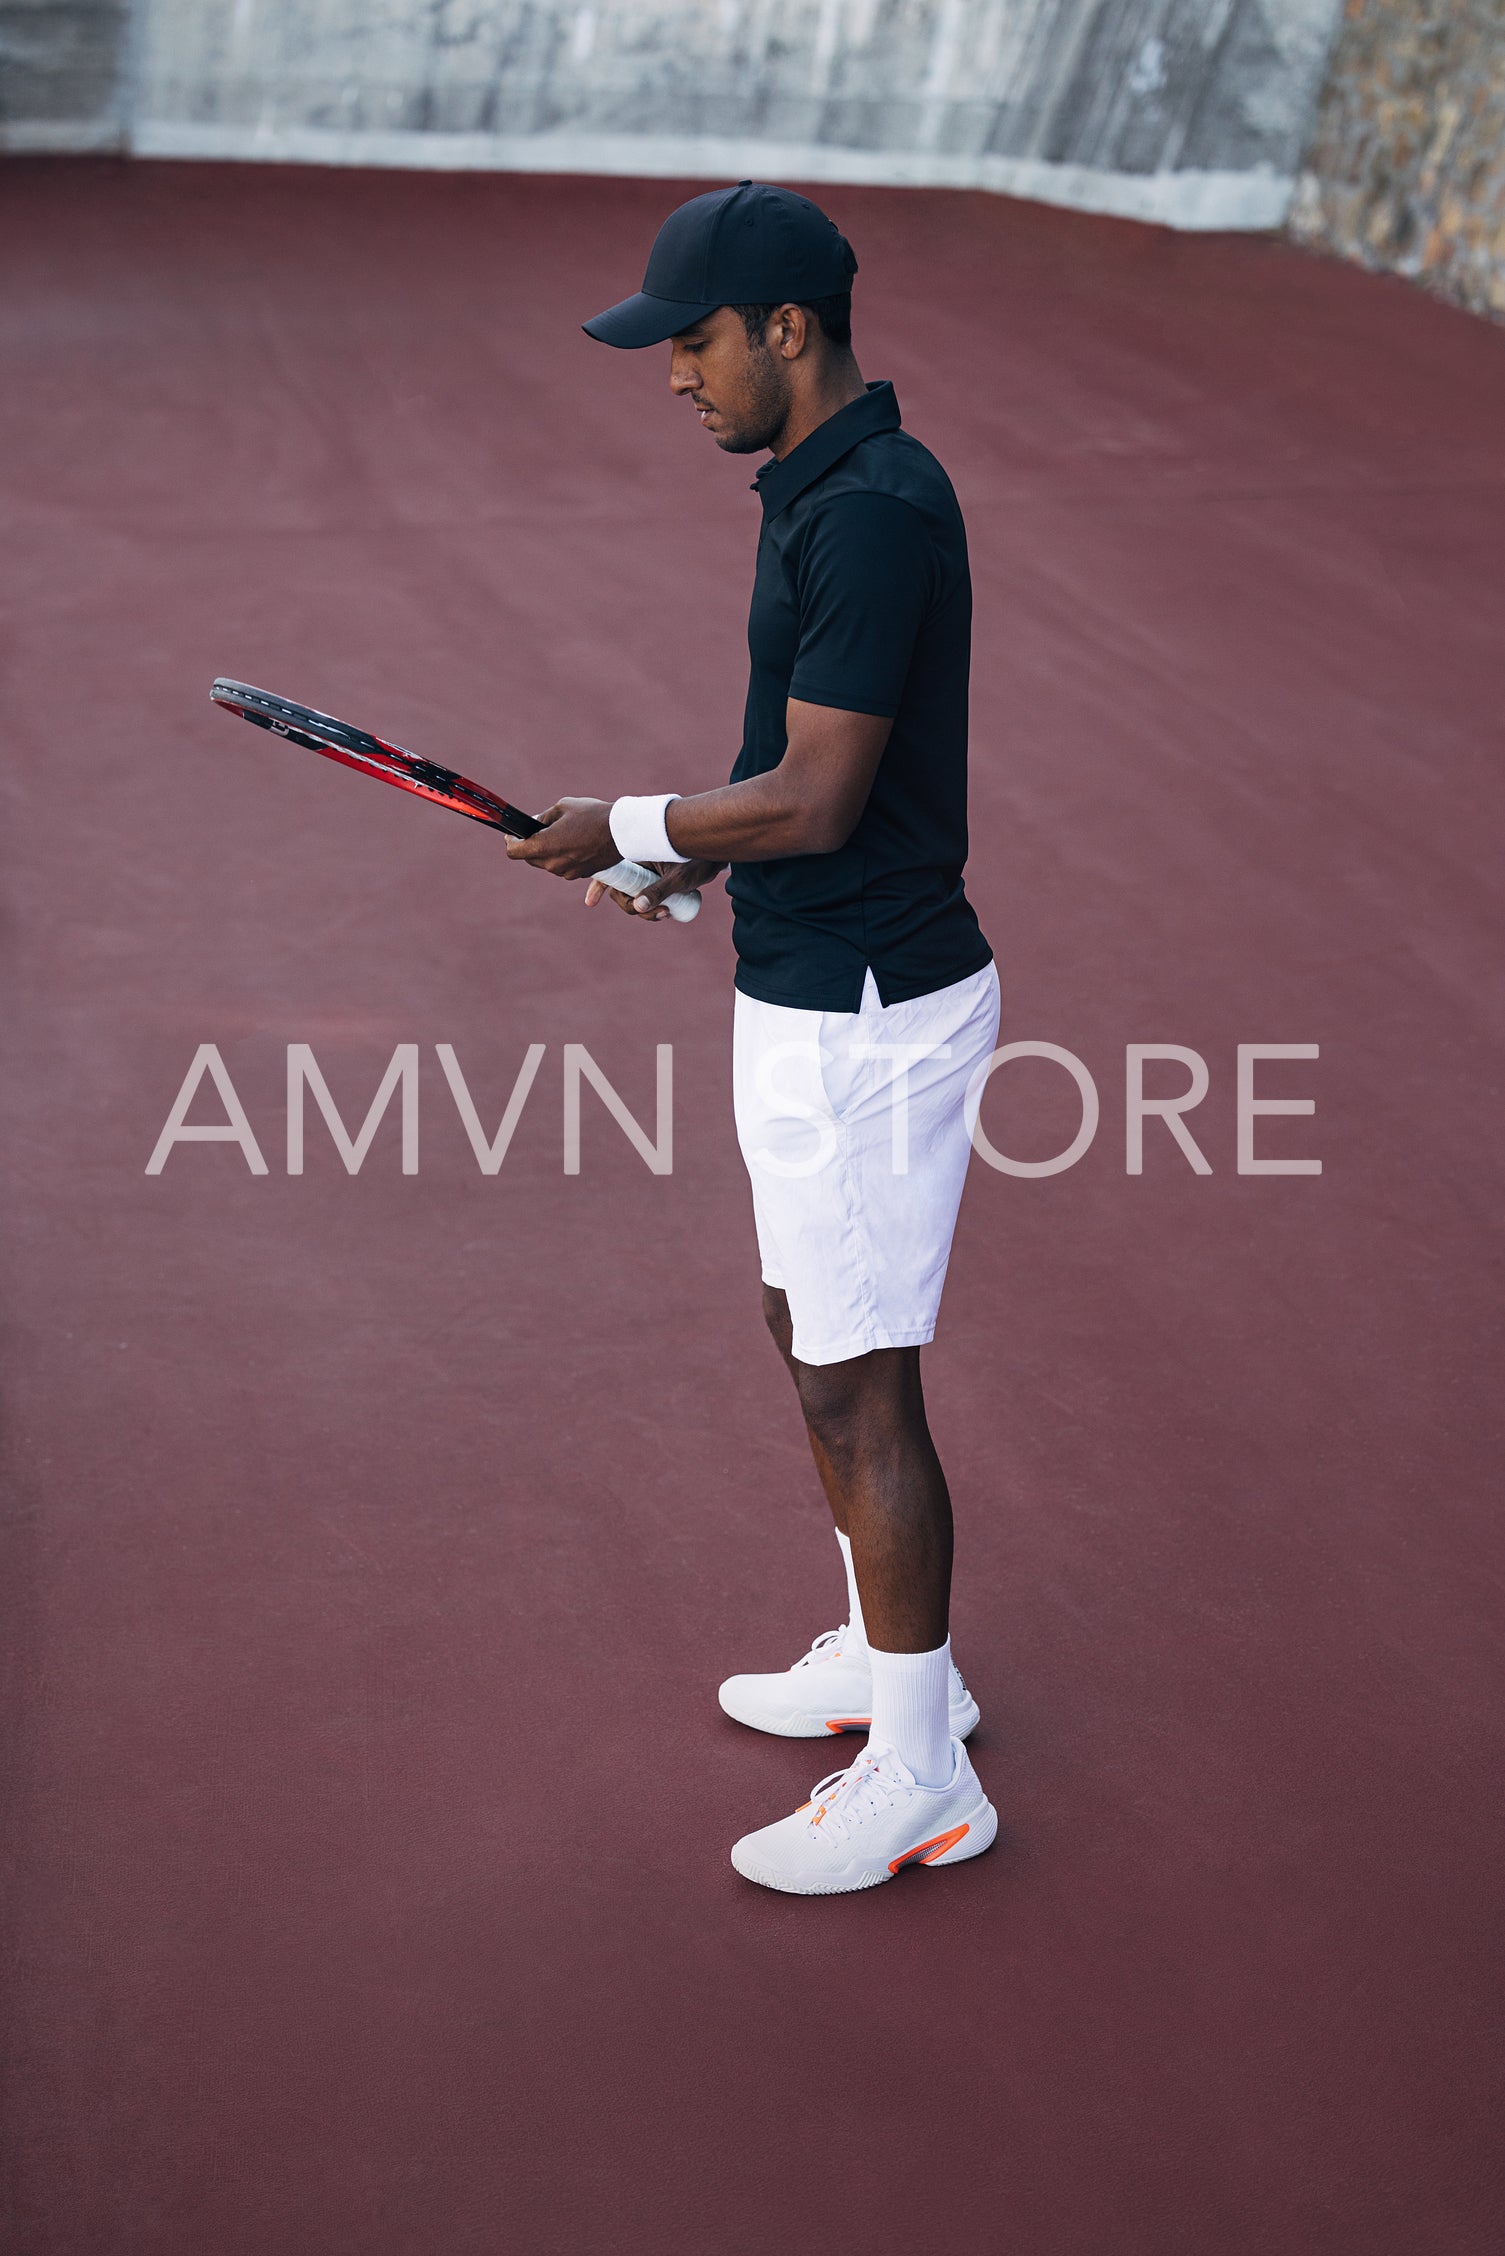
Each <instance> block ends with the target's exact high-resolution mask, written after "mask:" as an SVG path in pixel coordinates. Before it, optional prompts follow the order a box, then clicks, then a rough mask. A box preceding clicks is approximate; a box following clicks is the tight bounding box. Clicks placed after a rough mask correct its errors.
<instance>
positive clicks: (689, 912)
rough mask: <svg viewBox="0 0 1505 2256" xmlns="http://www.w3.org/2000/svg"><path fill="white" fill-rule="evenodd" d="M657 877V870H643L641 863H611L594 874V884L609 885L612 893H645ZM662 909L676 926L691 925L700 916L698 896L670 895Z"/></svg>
mask: <svg viewBox="0 0 1505 2256" xmlns="http://www.w3.org/2000/svg"><path fill="white" fill-rule="evenodd" d="M658 877H659V873H658V871H657V870H651V869H645V868H644V866H643V864H642V863H641V862H613V863H612V865H611V868H610V869H604V870H597V872H596V882H597V883H598V884H599V885H609V886H610V887H611V889H612V891H613V892H614V893H646V892H647V890H648V888H649V886H650V885H657V883H658ZM664 907H665V908H666V909H667V910H668V912H669V914H670V916H671V917H673V919H674V921H675V923H676V924H692V923H693V922H694V920H695V918H696V917H698V916H699V914H700V895H699V894H698V893H696V892H693V891H692V892H689V893H671V894H670V895H669V898H668V900H667V901H665V903H664Z"/></svg>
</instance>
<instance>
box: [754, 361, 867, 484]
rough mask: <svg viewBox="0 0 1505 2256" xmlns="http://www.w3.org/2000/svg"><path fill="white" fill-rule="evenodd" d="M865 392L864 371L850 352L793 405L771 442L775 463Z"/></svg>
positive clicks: (780, 460)
mask: <svg viewBox="0 0 1505 2256" xmlns="http://www.w3.org/2000/svg"><path fill="white" fill-rule="evenodd" d="M866 390H867V386H866V384H865V383H864V382H863V380H862V370H861V369H860V368H859V367H858V365H857V363H856V361H855V360H854V359H853V357H852V355H851V354H850V353H844V354H843V355H842V357H841V359H840V360H839V361H837V362H836V363H835V365H834V366H833V367H831V368H830V370H829V371H827V372H823V373H822V377H821V380H820V382H819V383H818V384H816V385H814V386H812V387H811V389H810V391H809V392H808V394H807V395H806V396H805V397H803V398H801V399H797V400H795V401H793V402H792V403H791V405H790V409H789V418H788V421H787V422H786V423H785V425H784V427H783V429H782V430H781V431H780V432H779V433H778V435H777V437H776V438H775V439H774V440H773V441H772V450H773V457H774V460H775V461H776V462H782V461H783V459H784V457H785V455H786V454H793V452H794V450H795V448H796V447H797V446H799V445H801V444H802V443H803V441H804V440H806V439H808V438H809V436H810V433H811V432H812V431H818V430H819V429H820V426H821V425H822V423H829V422H830V420H831V418H832V416H833V415H839V414H840V413H841V410H842V409H843V408H844V407H850V406H851V404H852V402H853V400H859V399H861V398H862V396H863V394H864V393H865V392H866Z"/></svg>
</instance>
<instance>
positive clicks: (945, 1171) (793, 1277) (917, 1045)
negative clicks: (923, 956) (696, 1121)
mask: <svg viewBox="0 0 1505 2256" xmlns="http://www.w3.org/2000/svg"><path fill="white" fill-rule="evenodd" d="M997 1039H998V974H997V972H996V970H995V969H994V967H993V965H992V964H988V965H986V966H985V967H984V968H983V970H981V971H978V972H974V973H973V974H972V976H971V977H970V978H969V979H961V980H958V981H957V983H956V985H955V986H953V987H942V988H940V989H939V990H938V991H937V992H936V993H934V994H931V995H921V996H919V997H917V999H916V1000H915V1001H914V1002H912V1003H892V1004H890V1006H889V1008H888V1009H887V1010H885V1009H884V1008H883V1005H882V1004H881V1003H880V1002H879V1000H878V989H877V984H876V982H875V981H874V978H873V975H872V973H871V971H870V972H869V973H868V975H867V978H866V980H865V982H864V985H863V990H862V1007H861V1009H860V1010H856V1011H812V1010H788V1009H786V1008H785V1007H784V1006H783V1005H782V1004H778V1003H760V1002H756V1001H755V1000H754V999H753V997H752V996H750V995H744V994H742V993H741V992H740V991H739V992H738V995H737V1004H736V1019H735V1026H734V1034H733V1046H732V1091H733V1101H734V1105H735V1109H736V1115H737V1140H738V1142H739V1143H740V1144H741V1146H742V1156H743V1158H744V1159H745V1160H746V1162H747V1172H748V1174H749V1175H750V1176H751V1178H752V1192H753V1212H754V1215H755V1217H756V1219H757V1225H758V1251H759V1254H760V1255H761V1257H762V1263H763V1281H764V1283H765V1284H768V1285H774V1286H777V1287H778V1289H779V1290H780V1291H781V1292H783V1293H784V1294H785V1295H786V1296H787V1298H788V1301H789V1313H790V1315H791V1317H792V1318H793V1321H794V1353H795V1355H796V1356H797V1357H798V1359H799V1360H800V1362H801V1363H844V1362H846V1360H847V1359H848V1357H850V1356H853V1355H867V1354H870V1353H871V1352H872V1350H873V1349H874V1348H877V1347H921V1346H923V1345H924V1343H925V1342H926V1340H928V1339H931V1338H932V1337H933V1336H934V1333H935V1320H936V1315H937V1312H938V1310H939V1308H940V1305H941V1287H942V1286H943V1285H944V1283H945V1281H946V1264H947V1262H948V1261H949V1260H950V1258H951V1239H952V1234H953V1232H954V1231H955V1228H956V1210H957V1207H958V1206H959V1205H960V1203H961V1195H962V1183H963V1181H964V1180H965V1178H966V1173H967V1160H968V1157H969V1155H970V1152H971V1141H970V1137H969V1135H968V1127H967V1121H966V1119H965V1117H964V1114H965V1105H966V1095H967V1085H968V1083H969V1082H970V1081H971V1079H972V1076H973V1074H974V1073H975V1072H976V1071H977V1069H978V1067H979V1066H981V1065H983V1064H984V1063H985V1062H986V1060H987V1059H988V1058H990V1057H991V1056H992V1054H993V1050H994V1047H995V1045H996V1043H997Z"/></svg>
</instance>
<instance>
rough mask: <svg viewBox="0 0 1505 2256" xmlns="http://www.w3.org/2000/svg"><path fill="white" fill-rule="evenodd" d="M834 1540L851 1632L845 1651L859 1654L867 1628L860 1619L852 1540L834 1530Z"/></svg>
mask: <svg viewBox="0 0 1505 2256" xmlns="http://www.w3.org/2000/svg"><path fill="white" fill-rule="evenodd" d="M836 1540H837V1542H838V1543H839V1544H840V1545H841V1563H842V1565H843V1566H844V1567H845V1568H846V1570H847V1626H848V1628H849V1630H850V1632H851V1634H850V1636H849V1637H848V1638H847V1643H846V1650H847V1651H848V1652H849V1653H860V1652H863V1651H864V1650H865V1649H866V1646H867V1628H866V1625H865V1624H864V1622H863V1619H862V1600H861V1599H860V1598H859V1597H858V1595H857V1569H856V1568H855V1567H854V1566H853V1564H852V1539H851V1537H850V1536H849V1535H843V1534H842V1532H841V1530H840V1528H838V1529H837V1530H836Z"/></svg>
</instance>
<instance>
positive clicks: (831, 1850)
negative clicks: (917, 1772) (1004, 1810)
mask: <svg viewBox="0 0 1505 2256" xmlns="http://www.w3.org/2000/svg"><path fill="white" fill-rule="evenodd" d="M951 1759H952V1771H951V1779H950V1783H949V1784H948V1785H945V1786H921V1785H918V1784H917V1783H916V1781H915V1778H914V1774H913V1772H911V1771H909V1770H906V1768H905V1767H904V1765H903V1763H901V1762H900V1760H899V1758H898V1756H897V1755H896V1754H895V1753H894V1751H893V1749H892V1748H891V1747H873V1746H867V1747H865V1748H864V1749H863V1751H862V1753H861V1754H860V1755H859V1756H858V1757H857V1760H856V1761H855V1762H854V1763H853V1764H852V1765H851V1767H850V1769H848V1770H837V1771H833V1772H832V1774H831V1776H830V1777H829V1778H823V1779H822V1780H821V1782H820V1784H819V1785H818V1786H817V1787H816V1789H815V1792H814V1793H813V1794H812V1795H811V1797H810V1799H809V1801H808V1802H806V1803H805V1804H804V1806H803V1808H801V1809H797V1810H796V1811H795V1813H794V1815H793V1817H783V1818H780V1820H779V1822H778V1824H777V1825H765V1826H764V1827H763V1829H762V1831H761V1832H760V1833H746V1834H744V1835H743V1837H742V1839H741V1840H740V1841H739V1842H738V1843H737V1845H736V1847H735V1848H734V1849H733V1851H732V1863H733V1864H734V1865H735V1866H736V1868H737V1870H738V1871H739V1872H740V1873H741V1875H742V1877H743V1879H744V1880H756V1881H757V1882H758V1884H759V1886H760V1887H763V1888H778V1889H780V1890H782V1892H783V1893H784V1894H785V1895H786V1896H841V1895H846V1894H847V1893H849V1892H850V1891H851V1890H852V1889H854V1888H876V1887H877V1886H879V1884H880V1883H881V1882H882V1881H884V1880H892V1878H893V1876H894V1874H895V1873H896V1872H897V1871H898V1870H899V1868H900V1866H901V1865H906V1864H960V1863H962V1862H963V1861H964V1859H965V1858H967V1857H975V1856H981V1855H982V1852H983V1850H984V1849H989V1848H991V1847H992V1845H993V1837H994V1835H995V1834H996V1833H997V1831H998V1812H997V1811H996V1810H995V1809H994V1807H993V1805H992V1803H991V1802H990V1801H989V1800H988V1797H987V1795H986V1794H985V1793H984V1792H983V1790H982V1787H981V1785H980V1784H979V1783H978V1777H977V1773H976V1771H975V1770H974V1769H973V1768H972V1765H971V1762H970V1761H969V1760H968V1757H967V1750H966V1748H965V1747H964V1746H963V1745H962V1743H961V1741H960V1740H959V1739H953V1740H952V1742H951Z"/></svg>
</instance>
